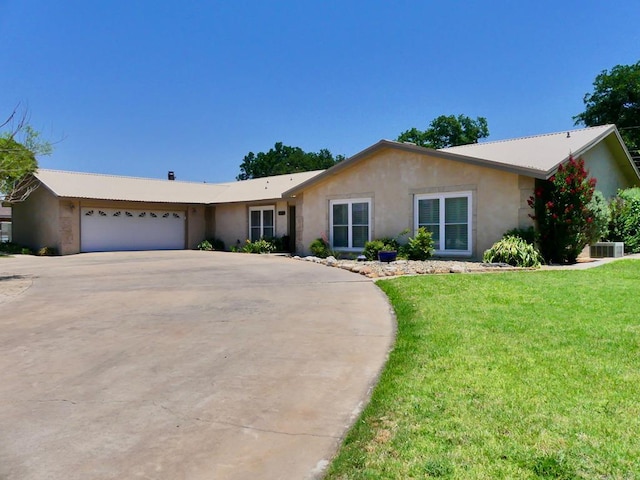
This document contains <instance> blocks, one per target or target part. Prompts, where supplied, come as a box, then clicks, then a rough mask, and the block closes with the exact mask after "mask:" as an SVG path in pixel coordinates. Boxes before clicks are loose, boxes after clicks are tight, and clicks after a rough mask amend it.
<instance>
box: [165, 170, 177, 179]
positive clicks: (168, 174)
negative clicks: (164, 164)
mask: <svg viewBox="0 0 640 480" xmlns="http://www.w3.org/2000/svg"><path fill="white" fill-rule="evenodd" d="M167 178H168V179H169V180H175V179H176V174H175V173H173V171H172V170H169V173H167Z"/></svg>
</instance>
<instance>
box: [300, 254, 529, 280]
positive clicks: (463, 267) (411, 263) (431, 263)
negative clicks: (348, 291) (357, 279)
mask: <svg viewBox="0 0 640 480" xmlns="http://www.w3.org/2000/svg"><path fill="white" fill-rule="evenodd" d="M292 258H293V259H294V260H302V261H306V262H313V263H319V264H321V265H326V266H327V267H337V268H342V269H344V270H348V271H350V272H353V273H359V274H360V275H364V276H366V277H368V278H384V277H397V276H401V275H434V274H443V273H480V272H496V271H501V272H504V271H521V270H532V269H531V268H521V267H514V266H512V265H508V264H506V263H480V262H466V261H458V260H424V261H416V260H396V261H395V262H390V263H382V262H371V261H365V262H358V261H356V260H337V259H336V258H335V257H327V258H319V257H314V256H309V257H300V256H297V255H296V256H294V257H292Z"/></svg>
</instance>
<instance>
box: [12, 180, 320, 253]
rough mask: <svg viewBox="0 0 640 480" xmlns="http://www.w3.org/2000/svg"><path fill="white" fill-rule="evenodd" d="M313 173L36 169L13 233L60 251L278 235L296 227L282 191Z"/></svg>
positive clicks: (231, 242) (181, 244) (17, 211)
mask: <svg viewBox="0 0 640 480" xmlns="http://www.w3.org/2000/svg"><path fill="white" fill-rule="evenodd" d="M318 173H320V172H319V171H315V172H302V173H294V174H290V175H279V176H276V177H267V178H259V179H255V180H246V181H243V182H230V183H220V184H207V183H195V182H180V181H176V180H158V179H149V178H132V177H120V176H114V175H97V174H90V173H78V172H63V171H57V170H44V169H40V170H38V172H36V173H35V177H36V178H37V180H38V181H39V182H40V187H39V188H37V189H36V190H35V191H34V192H33V193H31V195H30V196H29V197H28V198H27V199H26V200H25V201H23V202H19V203H16V204H15V205H14V206H13V211H14V227H13V238H14V241H15V242H16V243H18V244H20V245H24V246H27V247H29V248H32V249H38V248H40V247H42V246H50V247H54V248H56V250H57V251H58V252H59V253H60V254H62V255H67V254H72V253H79V252H100V251H115V250H166V249H184V248H188V249H191V248H196V246H197V245H198V243H200V242H201V241H202V240H203V239H205V238H212V237H214V236H215V237H217V238H220V239H221V240H223V241H224V242H225V244H226V245H227V246H228V247H230V246H232V245H236V244H238V243H243V242H244V241H245V239H247V238H250V239H253V240H257V239H259V238H261V237H274V236H279V237H280V236H284V235H288V232H289V231H293V232H295V230H296V229H295V225H294V223H295V201H293V202H291V201H289V200H285V199H283V198H282V193H283V192H284V191H285V190H287V189H290V188H292V187H293V186H295V185H297V184H299V183H302V182H303V181H305V180H308V179H309V178H311V177H313V176H314V175H317V174H318ZM292 241H295V239H293V240H292Z"/></svg>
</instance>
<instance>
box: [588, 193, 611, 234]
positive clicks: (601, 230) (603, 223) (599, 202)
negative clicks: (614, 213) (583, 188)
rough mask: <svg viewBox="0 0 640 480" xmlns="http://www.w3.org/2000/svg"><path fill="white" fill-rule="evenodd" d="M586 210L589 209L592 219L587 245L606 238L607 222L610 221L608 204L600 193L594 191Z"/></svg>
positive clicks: (607, 232) (607, 231)
mask: <svg viewBox="0 0 640 480" xmlns="http://www.w3.org/2000/svg"><path fill="white" fill-rule="evenodd" d="M587 208H589V211H590V212H591V214H592V218H593V221H592V222H591V224H590V227H589V232H588V234H587V235H588V238H589V243H595V242H598V241H600V240H601V239H603V238H607V236H608V234H609V222H610V221H611V211H610V209H609V203H608V202H607V200H606V199H605V198H604V195H603V194H602V192H601V191H599V190H596V191H594V192H593V197H591V201H590V202H589V204H588V205H587Z"/></svg>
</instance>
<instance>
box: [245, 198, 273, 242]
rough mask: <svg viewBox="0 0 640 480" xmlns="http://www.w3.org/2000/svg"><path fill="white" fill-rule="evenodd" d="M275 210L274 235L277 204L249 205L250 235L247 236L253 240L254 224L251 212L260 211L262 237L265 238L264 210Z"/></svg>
mask: <svg viewBox="0 0 640 480" xmlns="http://www.w3.org/2000/svg"><path fill="white" fill-rule="evenodd" d="M269 210H270V211H272V212H273V236H274V238H275V236H276V206H275V205H265V206H261V207H249V235H248V236H247V238H248V239H249V240H251V229H252V227H253V225H252V224H251V212H260V238H264V214H263V213H262V212H265V211H269Z"/></svg>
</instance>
